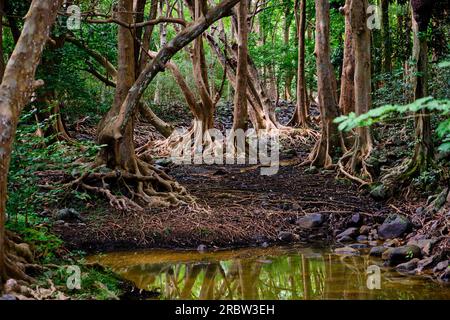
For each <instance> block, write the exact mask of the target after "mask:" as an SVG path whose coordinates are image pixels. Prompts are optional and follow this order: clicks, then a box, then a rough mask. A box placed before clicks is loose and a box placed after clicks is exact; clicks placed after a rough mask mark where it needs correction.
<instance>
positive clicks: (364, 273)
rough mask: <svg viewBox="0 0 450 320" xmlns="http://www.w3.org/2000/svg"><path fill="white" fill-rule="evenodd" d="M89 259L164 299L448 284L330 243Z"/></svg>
mask: <svg viewBox="0 0 450 320" xmlns="http://www.w3.org/2000/svg"><path fill="white" fill-rule="evenodd" d="M88 261H89V262H98V263H100V264H101V265H103V266H106V267H110V268H111V269H112V270H113V271H114V272H116V273H117V274H119V275H120V276H121V277H123V278H125V279H127V280H130V281H132V282H134V283H135V285H136V286H137V287H138V288H140V289H145V290H151V291H157V292H159V293H160V298H161V299H208V300H211V299H275V300H278V299H280V300H289V299H314V300H320V299H363V300H367V299H450V286H448V285H441V284H438V283H435V282H433V281H431V280H430V279H429V278H427V277H426V276H405V275H402V274H400V273H398V272H396V271H395V270H394V269H391V268H385V267H383V266H382V261H381V260H379V259H374V258H372V257H369V256H368V255H367V254H364V252H362V254H361V255H359V256H342V255H341V256H340V255H335V254H333V253H332V250H331V249H330V248H303V247H295V246H294V247H270V248H265V249H264V248H253V249H239V250H227V251H216V252H206V253H199V252H197V251H174V250H150V251H138V252H115V253H108V254H99V255H96V256H91V257H89V258H88ZM377 266H379V267H380V269H378V268H377ZM377 270H379V271H380V273H378V272H377ZM378 274H379V277H378Z"/></svg>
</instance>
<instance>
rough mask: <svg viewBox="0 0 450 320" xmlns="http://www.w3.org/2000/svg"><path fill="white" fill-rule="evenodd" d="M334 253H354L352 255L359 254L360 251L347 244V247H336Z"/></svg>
mask: <svg viewBox="0 0 450 320" xmlns="http://www.w3.org/2000/svg"><path fill="white" fill-rule="evenodd" d="M334 253H336V254H341V255H352V256H354V255H358V254H359V251H358V250H356V249H354V248H352V247H349V246H347V247H341V248H336V249H334Z"/></svg>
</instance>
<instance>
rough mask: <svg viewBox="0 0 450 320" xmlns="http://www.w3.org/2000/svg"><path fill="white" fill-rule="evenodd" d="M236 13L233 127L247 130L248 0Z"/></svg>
mask: <svg viewBox="0 0 450 320" xmlns="http://www.w3.org/2000/svg"><path fill="white" fill-rule="evenodd" d="M237 15H238V64H237V72H236V92H235V97H234V114H233V129H234V130H236V129H243V130H244V131H245V130H247V119H248V116H247V86H248V83H247V82H248V81H247V78H248V67H247V63H248V23H247V16H248V1H247V0H241V2H240V3H239V6H238V10H237Z"/></svg>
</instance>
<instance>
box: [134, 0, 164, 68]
mask: <svg viewBox="0 0 450 320" xmlns="http://www.w3.org/2000/svg"><path fill="white" fill-rule="evenodd" d="M158 3H159V0H151V4H150V16H149V20H154V19H156V16H157V15H158ZM153 29H154V25H152V24H151V25H148V26H146V27H145V28H144V35H143V39H142V47H141V53H140V57H139V73H140V72H141V71H142V70H143V69H144V68H145V66H146V65H147V63H148V61H149V57H148V55H147V54H146V52H147V51H148V50H150V42H151V40H152V35H153ZM137 75H138V73H137V74H136V76H137Z"/></svg>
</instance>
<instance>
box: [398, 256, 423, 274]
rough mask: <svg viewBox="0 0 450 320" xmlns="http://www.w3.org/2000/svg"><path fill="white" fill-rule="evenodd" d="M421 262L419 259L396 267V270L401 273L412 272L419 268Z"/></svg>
mask: <svg viewBox="0 0 450 320" xmlns="http://www.w3.org/2000/svg"><path fill="white" fill-rule="evenodd" d="M419 261H420V260H419V259H417V258H414V259H412V260H410V261H408V262H405V263H401V264H399V265H398V266H396V267H395V269H397V270H398V271H400V272H411V271H413V270H414V269H415V268H416V267H417V265H418V263H419Z"/></svg>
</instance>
